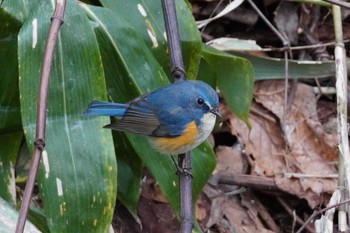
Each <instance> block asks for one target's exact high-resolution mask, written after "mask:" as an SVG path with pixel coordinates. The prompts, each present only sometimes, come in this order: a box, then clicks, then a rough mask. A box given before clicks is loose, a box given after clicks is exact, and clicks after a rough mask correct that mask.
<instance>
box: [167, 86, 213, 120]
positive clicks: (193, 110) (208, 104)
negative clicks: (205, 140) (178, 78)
mask: <svg viewBox="0 0 350 233" xmlns="http://www.w3.org/2000/svg"><path fill="white" fill-rule="evenodd" d="M175 86H176V87H175V88H173V89H172V90H173V91H177V96H178V97H179V98H178V99H177V100H173V102H172V103H170V104H174V105H176V104H180V105H182V107H183V108H184V109H187V114H190V115H191V116H192V118H193V119H194V120H195V121H196V124H197V126H199V125H201V124H202V123H205V122H203V117H204V116H207V117H209V116H210V119H214V121H215V116H220V114H219V112H218V107H219V97H218V94H217V93H216V91H215V90H214V89H213V88H212V87H211V86H209V85H208V84H206V83H205V82H202V81H191V80H188V81H182V82H179V83H175Z"/></svg>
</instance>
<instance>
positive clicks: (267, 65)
mask: <svg viewBox="0 0 350 233" xmlns="http://www.w3.org/2000/svg"><path fill="white" fill-rule="evenodd" d="M231 53H232V54H234V55H235V56H240V57H243V58H246V59H248V60H249V61H250V62H251V63H252V65H253V68H254V72H255V79H256V80H263V79H284V78H285V71H284V70H285V62H284V60H283V59H277V58H269V57H257V56H253V55H249V54H243V53H238V52H231ZM288 66H289V72H288V76H289V78H291V79H294V78H326V77H331V76H334V73H335V63H334V62H333V61H329V62H321V61H295V60H288ZM349 67H350V62H348V69H349Z"/></svg>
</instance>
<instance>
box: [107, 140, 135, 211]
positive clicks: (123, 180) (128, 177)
mask: <svg viewBox="0 0 350 233" xmlns="http://www.w3.org/2000/svg"><path fill="white" fill-rule="evenodd" d="M113 136H114V142H115V151H116V152H117V153H118V156H117V161H118V199H119V200H120V201H121V202H122V203H123V205H124V206H125V207H126V208H127V209H128V210H129V212H130V213H131V214H132V215H133V216H134V217H135V218H136V217H137V211H136V208H137V203H138V200H139V197H140V193H141V169H142V162H141V160H140V158H139V157H137V155H136V152H135V150H134V149H133V147H132V145H131V144H130V142H129V141H128V139H127V138H126V137H125V135H124V134H122V133H114V135H113Z"/></svg>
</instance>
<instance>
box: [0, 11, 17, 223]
mask: <svg viewBox="0 0 350 233" xmlns="http://www.w3.org/2000/svg"><path fill="white" fill-rule="evenodd" d="M0 22H1V23H0V187H1V188H0V196H1V197H2V198H4V199H5V200H7V201H8V202H10V203H12V204H13V205H15V204H16V190H15V164H16V158H17V154H18V150H19V146H20V143H21V140H22V137H23V133H22V129H21V114H20V107H19V97H18V96H19V94H18V63H17V34H18V31H19V29H20V23H19V22H18V21H17V20H15V19H14V18H13V17H12V16H11V15H10V14H9V13H8V12H6V11H5V10H4V9H3V8H2V7H1V8H0ZM0 229H1V228H0Z"/></svg>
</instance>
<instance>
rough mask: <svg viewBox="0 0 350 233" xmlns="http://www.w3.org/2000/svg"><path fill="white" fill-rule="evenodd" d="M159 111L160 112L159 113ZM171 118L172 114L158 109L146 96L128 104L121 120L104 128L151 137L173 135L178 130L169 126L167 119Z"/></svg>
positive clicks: (176, 133) (177, 133) (176, 134)
mask: <svg viewBox="0 0 350 233" xmlns="http://www.w3.org/2000/svg"><path fill="white" fill-rule="evenodd" d="M159 112H161V115H160V113H159ZM160 117H161V119H166V122H164V121H163V120H160V119H159V118H160ZM171 118H172V114H171V113H170V112H168V111H167V110H166V109H161V110H160V111H159V110H157V108H156V107H155V106H153V105H152V104H151V103H150V102H149V101H148V100H147V98H138V99H137V100H136V101H133V102H131V103H130V104H129V107H128V108H127V109H126V111H125V114H124V116H123V118H122V119H121V120H119V121H117V122H115V123H112V124H109V125H106V126H105V128H109V129H115V130H121V131H128V132H132V133H137V134H143V135H148V136H153V137H175V136H178V135H179V134H180V132H177V131H176V132H175V131H174V130H172V128H171V127H170V128H169V120H170V121H171ZM161 121H162V122H163V124H162V123H161ZM170 123H171V122H170ZM166 125H167V126H166Z"/></svg>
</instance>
